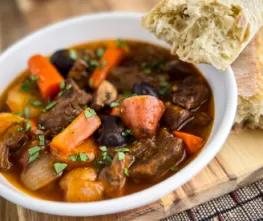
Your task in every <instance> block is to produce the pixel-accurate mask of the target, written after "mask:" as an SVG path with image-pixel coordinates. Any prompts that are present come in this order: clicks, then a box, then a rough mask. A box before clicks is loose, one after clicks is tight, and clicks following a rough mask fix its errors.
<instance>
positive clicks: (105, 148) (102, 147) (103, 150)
mask: <svg viewBox="0 0 263 221" xmlns="http://www.w3.org/2000/svg"><path fill="white" fill-rule="evenodd" d="M100 150H101V151H102V152H107V151H108V148H107V147H106V146H101V147H100Z"/></svg>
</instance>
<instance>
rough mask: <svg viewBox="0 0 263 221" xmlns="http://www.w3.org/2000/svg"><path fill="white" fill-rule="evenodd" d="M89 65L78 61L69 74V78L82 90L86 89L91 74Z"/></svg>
mask: <svg viewBox="0 0 263 221" xmlns="http://www.w3.org/2000/svg"><path fill="white" fill-rule="evenodd" d="M87 68H88V64H87V63H86V62H85V61H83V60H81V59H78V60H76V61H75V63H74V65H73V67H72V68H71V69H70V71H69V73H68V78H72V79H73V80H74V81H75V82H76V83H77V84H78V86H79V87H80V88H82V89H83V88H85V86H86V82H87V79H88V78H89V73H88V72H87Z"/></svg>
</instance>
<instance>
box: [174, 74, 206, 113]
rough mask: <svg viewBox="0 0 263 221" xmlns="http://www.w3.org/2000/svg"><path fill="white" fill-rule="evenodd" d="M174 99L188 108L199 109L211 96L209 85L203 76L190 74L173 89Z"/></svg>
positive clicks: (176, 102)
mask: <svg viewBox="0 0 263 221" xmlns="http://www.w3.org/2000/svg"><path fill="white" fill-rule="evenodd" d="M171 94H172V101H173V103H174V104H177V105H179V106H181V107H184V108H186V109H188V110H191V109H197V108H199V107H200V106H201V105H202V104H203V103H205V102H206V101H207V100H208V99H209V96H210V91H209V88H208V86H206V84H205V82H204V81H203V80H202V78H201V77H196V76H189V77H187V78H186V79H184V80H183V81H182V82H180V83H179V84H177V85H173V87H172V89H171Z"/></svg>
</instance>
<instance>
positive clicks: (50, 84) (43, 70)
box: [28, 55, 64, 99]
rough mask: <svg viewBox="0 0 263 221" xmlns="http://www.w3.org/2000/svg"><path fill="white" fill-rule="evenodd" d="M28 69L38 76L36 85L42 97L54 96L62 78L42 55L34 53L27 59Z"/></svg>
mask: <svg viewBox="0 0 263 221" xmlns="http://www.w3.org/2000/svg"><path fill="white" fill-rule="evenodd" d="M28 68H29V71H30V72H31V73H32V74H33V75H35V76H37V77H38V78H39V80H38V82H37V83H38V87H39V89H40V92H41V95H42V97H43V98H44V99H48V98H49V97H50V98H54V97H55V96H56V95H57V93H58V92H59V84H60V82H61V81H64V78H63V77H62V76H61V75H60V74H59V72H58V71H57V70H56V68H55V67H54V66H53V65H52V64H51V63H50V62H49V61H48V60H47V59H46V58H45V57H43V56H42V55H34V56H32V57H31V58H30V59H29V61H28Z"/></svg>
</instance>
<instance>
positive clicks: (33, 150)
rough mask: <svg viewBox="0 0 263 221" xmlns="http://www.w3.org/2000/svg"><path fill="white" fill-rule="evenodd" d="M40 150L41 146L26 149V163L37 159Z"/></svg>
mask: <svg viewBox="0 0 263 221" xmlns="http://www.w3.org/2000/svg"><path fill="white" fill-rule="evenodd" d="M40 150H41V147H39V146H34V147H31V148H30V149H28V153H29V160H28V163H32V162H33V161H35V160H38V159H39V156H40Z"/></svg>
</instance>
